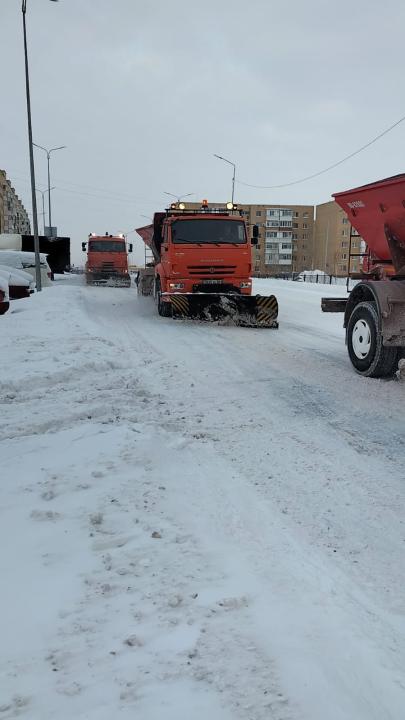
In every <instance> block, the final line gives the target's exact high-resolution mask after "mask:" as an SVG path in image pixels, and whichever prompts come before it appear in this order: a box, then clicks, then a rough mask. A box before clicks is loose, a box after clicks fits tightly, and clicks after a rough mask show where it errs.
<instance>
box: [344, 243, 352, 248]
mask: <svg viewBox="0 0 405 720" xmlns="http://www.w3.org/2000/svg"><path fill="white" fill-rule="evenodd" d="M348 245H349V243H347V242H342V248H347V247H348ZM353 247H355V244H354V243H353Z"/></svg>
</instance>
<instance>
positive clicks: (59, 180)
mask: <svg viewBox="0 0 405 720" xmlns="http://www.w3.org/2000/svg"><path fill="white" fill-rule="evenodd" d="M10 175H12V177H11V179H15V180H19V181H20V182H24V181H25V182H26V181H27V176H26V175H24V174H23V173H22V172H13V171H11V172H10ZM55 182H57V183H58V189H59V190H66V192H73V190H69V189H68V188H67V187H63V186H64V185H68V186H70V187H71V188H85V189H86V190H94V191H95V192H96V193H102V194H103V195H104V196H106V199H107V198H108V199H110V198H112V197H113V196H116V197H118V198H119V199H120V200H121V199H122V200H124V199H126V200H128V201H130V202H135V201H137V200H140V201H141V202H148V203H149V202H150V200H149V198H145V197H142V196H139V195H131V194H129V193H124V192H117V191H115V190H106V189H103V188H98V187H95V186H94V185H83V184H80V183H72V182H71V181H69V180H63V178H55ZM61 183H62V184H61ZM76 192H78V191H76ZM82 194H83V195H86V194H88V193H86V192H83V193H82ZM94 197H96V196H95V195H94ZM97 197H99V195H97Z"/></svg>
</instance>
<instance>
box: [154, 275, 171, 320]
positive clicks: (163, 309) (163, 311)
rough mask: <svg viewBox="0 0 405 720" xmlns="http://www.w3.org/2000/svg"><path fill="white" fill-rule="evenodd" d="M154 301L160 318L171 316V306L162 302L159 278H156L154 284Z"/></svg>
mask: <svg viewBox="0 0 405 720" xmlns="http://www.w3.org/2000/svg"><path fill="white" fill-rule="evenodd" d="M155 299H156V303H157V309H158V313H159V315H161V316H162V317H171V316H172V306H171V303H167V302H163V300H162V290H161V287H160V280H159V278H156V282H155Z"/></svg>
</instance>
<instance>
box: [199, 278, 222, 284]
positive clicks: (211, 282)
mask: <svg viewBox="0 0 405 720" xmlns="http://www.w3.org/2000/svg"><path fill="white" fill-rule="evenodd" d="M202 282H203V283H204V285H218V283H221V282H222V280H217V279H216V278H215V280H202Z"/></svg>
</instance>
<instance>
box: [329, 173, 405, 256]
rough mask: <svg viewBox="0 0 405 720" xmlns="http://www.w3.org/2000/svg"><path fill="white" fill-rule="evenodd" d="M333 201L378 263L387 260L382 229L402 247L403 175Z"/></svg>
mask: <svg viewBox="0 0 405 720" xmlns="http://www.w3.org/2000/svg"><path fill="white" fill-rule="evenodd" d="M333 197H334V198H335V200H336V202H337V203H338V205H340V207H341V208H342V210H344V211H345V212H346V213H347V215H348V216H349V218H350V222H351V224H352V225H353V227H354V228H355V229H356V230H357V232H358V233H359V235H360V236H361V237H362V238H363V240H364V241H365V242H366V243H367V245H368V247H369V248H370V250H371V252H372V253H373V255H374V256H376V257H377V258H379V259H380V260H385V261H390V260H391V252H390V249H389V247H388V243H387V238H386V229H387V230H388V231H389V234H390V235H392V236H395V237H396V239H397V241H398V242H399V243H400V244H402V243H404V245H405V174H401V175H394V176H393V177H389V178H385V179H384V180H378V181H377V182H373V183H370V184H369V185H362V186H361V187H358V188H353V190H346V191H345V192H340V193H335V194H334V195H333Z"/></svg>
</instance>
